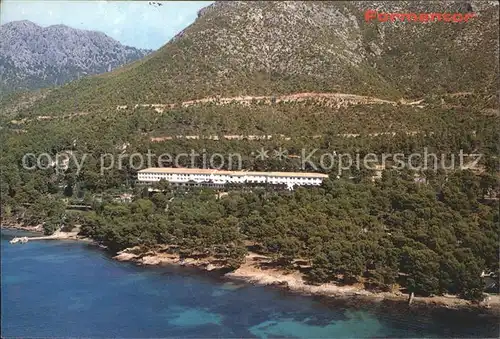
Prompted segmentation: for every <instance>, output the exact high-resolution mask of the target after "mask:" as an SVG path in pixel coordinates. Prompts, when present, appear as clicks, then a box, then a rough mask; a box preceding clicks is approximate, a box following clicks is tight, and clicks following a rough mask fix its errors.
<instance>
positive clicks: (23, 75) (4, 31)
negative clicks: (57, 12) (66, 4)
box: [0, 20, 151, 92]
mask: <svg viewBox="0 0 500 339" xmlns="http://www.w3.org/2000/svg"><path fill="white" fill-rule="evenodd" d="M149 53H151V51H150V50H142V49H138V48H134V47H130V46H125V45H122V44H121V43H120V42H119V41H117V40H115V39H113V38H111V37H109V36H108V35H106V34H105V33H103V32H99V31H94V30H92V31H89V30H83V29H77V28H72V27H69V26H66V25H51V26H47V27H42V26H40V25H38V24H36V23H33V22H31V21H28V20H21V21H11V22H8V23H5V24H3V25H1V26H0V71H1V73H2V79H1V81H0V89H2V91H3V92H11V91H16V90H30V89H39V88H43V87H49V86H54V85H55V86H57V85H62V84H64V83H67V82H69V81H72V80H75V79H78V78H80V77H82V76H86V75H92V74H97V73H102V72H107V71H111V70H113V69H116V68H117V67H119V66H122V65H124V64H126V63H129V62H132V61H135V60H137V59H140V58H142V57H144V56H146V55H148V54H149Z"/></svg>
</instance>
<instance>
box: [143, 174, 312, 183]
mask: <svg viewBox="0 0 500 339" xmlns="http://www.w3.org/2000/svg"><path fill="white" fill-rule="evenodd" d="M173 175H176V177H177V178H178V179H188V178H195V179H198V178H209V177H210V175H208V174H161V173H152V174H151V173H144V174H143V173H140V174H139V179H145V180H147V179H162V178H163V179H167V180H168V179H173ZM214 177H215V179H224V178H226V179H228V178H231V179H234V178H241V177H240V176H229V175H218V174H215V175H214ZM247 180H250V181H255V180H266V177H255V176H252V177H251V178H248V179H247ZM317 180H320V181H321V179H319V178H301V177H270V178H269V181H271V182H280V181H305V182H314V181H317Z"/></svg>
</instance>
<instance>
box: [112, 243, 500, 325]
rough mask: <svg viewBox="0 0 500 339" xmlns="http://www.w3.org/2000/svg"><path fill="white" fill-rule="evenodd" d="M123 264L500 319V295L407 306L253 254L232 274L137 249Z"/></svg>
mask: <svg viewBox="0 0 500 339" xmlns="http://www.w3.org/2000/svg"><path fill="white" fill-rule="evenodd" d="M112 258H113V259H115V260H118V261H123V262H132V263H135V264H137V265H140V266H175V267H189V268H193V269H195V270H197V271H199V272H217V274H218V275H219V276H220V277H221V278H223V279H225V280H230V281H231V280H232V281H235V280H236V281H241V282H244V283H248V284H252V285H258V286H270V287H275V288H279V289H281V290H284V291H287V292H291V293H296V294H300V295H303V296H312V297H322V298H323V297H325V298H335V299H344V300H347V299H358V300H365V301H370V302H397V303H400V304H402V305H407V306H409V307H411V308H413V307H414V308H418V307H426V308H431V307H432V308H436V307H439V308H445V309H452V310H453V309H454V310H464V309H471V310H483V311H486V312H488V313H494V314H497V315H498V316H500V295H490V296H489V300H488V301H483V302H480V303H472V302H470V301H468V300H465V299H460V298H458V297H456V296H453V295H443V296H432V297H418V296H415V297H414V298H413V301H412V303H411V305H409V304H408V299H409V295H407V294H403V293H401V292H372V291H369V290H367V289H364V288H362V287H360V286H355V285H347V286H340V285H337V284H334V283H326V284H321V285H309V284H307V283H306V282H305V281H304V279H303V276H302V274H301V273H300V272H298V271H291V272H285V271H284V270H282V269H275V268H267V269H262V268H261V267H259V266H258V263H259V262H260V263H262V261H259V260H262V258H265V257H263V256H261V255H259V254H256V253H249V254H248V255H247V256H246V257H245V261H244V263H243V264H242V265H241V266H240V267H239V268H238V269H236V270H234V271H229V272H228V271H227V269H226V270H225V269H224V267H221V266H216V265H214V264H213V263H212V261H211V260H210V258H204V259H192V258H186V259H184V260H181V259H180V257H179V256H178V255H177V254H169V253H162V252H156V251H148V252H146V253H141V252H138V248H128V249H125V250H123V251H120V252H118V253H117V254H116V255H115V256H113V257H112Z"/></svg>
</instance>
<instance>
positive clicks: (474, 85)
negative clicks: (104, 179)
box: [38, 1, 498, 114]
mask: <svg viewBox="0 0 500 339" xmlns="http://www.w3.org/2000/svg"><path fill="white" fill-rule="evenodd" d="M470 6H472V8H473V10H474V11H476V12H477V14H478V15H477V18H475V19H474V20H471V21H469V22H468V23H459V24H455V23H454V24H450V23H444V22H436V23H432V24H419V23H405V22H394V23H391V22H387V23H375V22H370V23H366V22H364V11H365V10H366V9H377V8H378V9H382V10H387V11H398V10H399V11H414V12H418V11H421V12H429V11H438V12H443V11H449V12H452V11H453V12H463V13H465V12H467V10H468V9H470ZM497 33H498V5H497V4H485V3H481V4H480V5H477V3H476V2H474V1H469V2H465V1H464V2H463V3H456V2H442V3H428V2H422V1H417V2H408V1H406V2H398V3H391V2H376V3H366V2H286V3H281V2H265V1H264V2H251V3H249V2H234V3H233V2H231V3H224V2H221V3H220V2H216V3H214V4H212V5H210V6H208V7H206V8H204V9H202V10H200V12H199V15H198V19H197V20H196V21H195V22H194V23H193V24H192V25H190V26H189V27H187V28H186V29H184V30H183V31H181V32H179V33H178V34H177V35H176V36H175V37H174V38H173V39H172V40H171V41H169V42H168V43H167V44H166V45H164V46H163V47H161V48H160V49H159V50H158V51H156V52H155V53H153V54H151V55H149V56H148V57H147V58H144V59H141V60H139V61H137V62H135V63H132V64H129V65H127V66H126V67H124V68H122V69H118V70H116V71H113V72H110V73H104V74H101V75H98V76H93V77H87V78H83V79H81V80H79V81H76V82H72V83H70V84H67V85H66V86H63V87H60V88H57V89H55V90H54V91H53V92H52V93H51V95H49V96H47V98H45V99H44V100H42V101H40V102H39V103H40V106H38V107H39V108H40V109H41V110H43V111H45V112H44V113H43V114H46V113H49V112H52V113H50V114H55V113H53V112H54V111H55V112H59V111H64V112H65V113H70V112H71V111H74V110H76V111H82V110H84V111H92V110H95V111H102V110H108V109H112V110H113V109H115V108H116V106H118V105H135V104H140V103H165V102H182V101H188V100H196V99H200V98H205V97H211V96H222V97H232V96H245V95H251V96H259V95H265V96H269V95H285V94H290V93H300V92H332V93H352V94H358V95H364V96H374V97H378V98H381V99H387V100H399V99H401V98H407V99H410V98H421V97H423V96H425V95H441V94H447V93H457V92H465V91H467V92H468V91H473V92H477V93H478V94H479V95H481V96H483V97H484V98H485V99H484V100H485V101H488V102H489V103H490V104H493V105H494V103H495V100H494V99H495V97H496V95H497V94H496V91H495V88H496V83H497V80H498V78H497V75H498V65H497V63H496V62H495V60H497V59H498V40H497Z"/></svg>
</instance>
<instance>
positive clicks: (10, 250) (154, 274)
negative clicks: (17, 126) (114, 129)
mask: <svg viewBox="0 0 500 339" xmlns="http://www.w3.org/2000/svg"><path fill="white" fill-rule="evenodd" d="M14 234H15V235H19V232H17V231H10V230H2V239H1V254H2V257H1V264H2V266H1V269H2V271H1V273H2V275H1V278H2V279H1V297H2V299H1V325H2V326H1V335H2V337H4V338H7V337H65V338H66V337H87V338H88V337H91V338H106V337H114V338H117V337H120V338H165V337H196V338H214V337H231V338H234V337H239V338H241V337H262V338H271V337H272V338H278V337H296V338H368V337H369V338H373V337H391V338H393V337H396V338H402V337H480V338H484V337H498V333H499V325H498V321H497V319H496V318H494V317H490V316H487V315H485V314H478V313H476V312H470V311H452V310H447V309H428V310H420V309H415V308H411V309H410V308H408V307H407V306H406V305H400V304H388V303H369V304H366V303H362V304H360V303H354V302H350V303H348V304H347V303H346V302H344V301H336V300H326V299H321V298H313V297H305V296H299V295H294V294H290V293H288V292H284V291H280V290H278V289H274V288H269V287H258V286H252V285H247V284H243V283H238V282H234V281H228V280H222V279H221V278H219V277H214V276H210V275H208V274H206V273H196V272H192V271H190V270H188V269H184V268H151V267H137V266H135V265H133V264H129V263H120V262H117V261H114V260H112V259H111V258H110V257H109V256H108V255H107V254H106V253H105V252H104V251H102V250H100V249H98V248H96V247H95V246H92V245H88V244H84V243H77V242H71V241H34V242H28V243H27V244H22V245H21V244H16V245H12V244H9V243H8V241H9V240H10V239H11V238H12V237H13V236H14Z"/></svg>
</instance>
